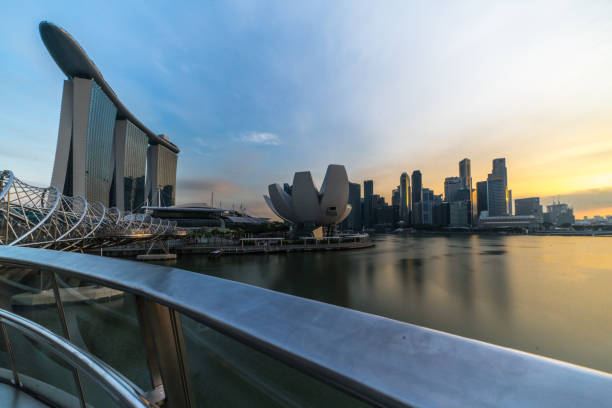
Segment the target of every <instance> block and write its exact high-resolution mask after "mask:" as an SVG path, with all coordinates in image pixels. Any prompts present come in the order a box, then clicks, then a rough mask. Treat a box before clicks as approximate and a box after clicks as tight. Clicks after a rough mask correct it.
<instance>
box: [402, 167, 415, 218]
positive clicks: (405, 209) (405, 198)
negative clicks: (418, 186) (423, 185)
mask: <svg viewBox="0 0 612 408" xmlns="http://www.w3.org/2000/svg"><path fill="white" fill-rule="evenodd" d="M399 190H400V203H399V206H400V208H399V209H400V219H401V220H403V221H406V222H409V221H410V220H409V218H408V217H409V215H410V207H412V206H411V204H412V203H411V202H410V201H411V200H410V178H409V177H408V173H406V172H404V173H402V175H401V176H400V185H399Z"/></svg>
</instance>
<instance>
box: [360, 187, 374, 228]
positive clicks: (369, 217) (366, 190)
mask: <svg viewBox="0 0 612 408" xmlns="http://www.w3.org/2000/svg"><path fill="white" fill-rule="evenodd" d="M376 201H377V196H375V195H374V181H373V180H365V181H364V182H363V212H362V213H361V219H362V220H363V226H364V227H365V228H372V227H374V225H375V224H376V220H375V211H376Z"/></svg>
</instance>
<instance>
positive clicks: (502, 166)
mask: <svg viewBox="0 0 612 408" xmlns="http://www.w3.org/2000/svg"><path fill="white" fill-rule="evenodd" d="M498 180H501V187H500V183H499V182H498ZM487 181H488V182H489V188H488V189H487V193H488V195H489V197H488V202H489V205H488V208H489V215H490V216H501V215H507V214H509V213H510V208H511V206H510V205H509V204H508V169H507V168H506V159H505V158H498V159H493V168H492V171H491V173H490V174H489V175H488V177H487ZM491 181H493V182H494V183H493V184H494V186H493V187H491V185H490V184H491V183H490V182H491ZM491 203H493V204H494V207H493V208H492V207H491ZM502 204H503V208H502Z"/></svg>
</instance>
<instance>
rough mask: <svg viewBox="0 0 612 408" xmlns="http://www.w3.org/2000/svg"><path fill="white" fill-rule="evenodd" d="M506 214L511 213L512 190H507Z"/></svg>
mask: <svg viewBox="0 0 612 408" xmlns="http://www.w3.org/2000/svg"><path fill="white" fill-rule="evenodd" d="M508 214H510V215H512V214H513V211H512V190H508Z"/></svg>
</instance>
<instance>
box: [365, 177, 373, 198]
mask: <svg viewBox="0 0 612 408" xmlns="http://www.w3.org/2000/svg"><path fill="white" fill-rule="evenodd" d="M373 195H374V180H365V181H364V182H363V196H364V198H365V197H370V196H373Z"/></svg>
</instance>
